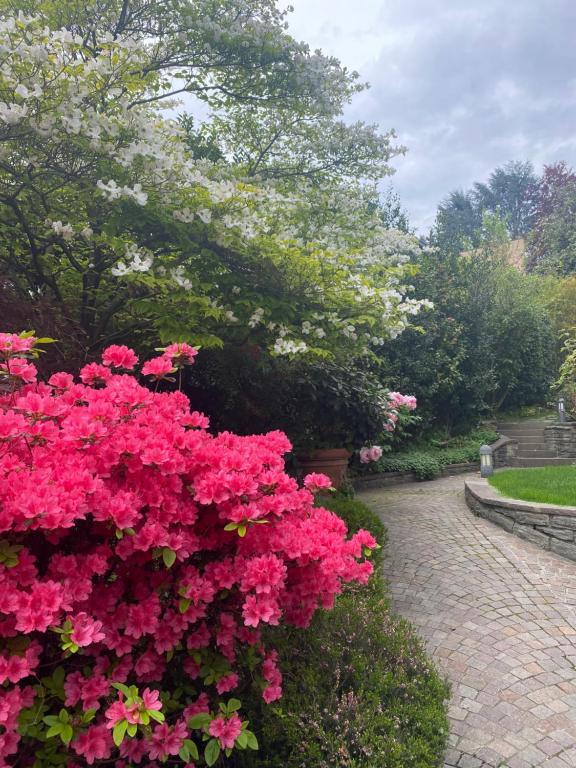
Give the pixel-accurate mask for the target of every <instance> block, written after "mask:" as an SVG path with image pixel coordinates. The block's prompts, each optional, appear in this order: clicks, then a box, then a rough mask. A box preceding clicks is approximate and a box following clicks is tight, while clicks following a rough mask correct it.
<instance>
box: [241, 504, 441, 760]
mask: <svg viewBox="0 0 576 768" xmlns="http://www.w3.org/2000/svg"><path fill="white" fill-rule="evenodd" d="M322 503H323V504H325V505H327V506H330V507H331V508H332V509H333V510H334V511H336V512H337V513H338V514H339V515H341V516H342V517H343V518H344V519H345V520H346V521H347V522H348V524H349V527H350V530H351V531H354V530H356V529H357V528H360V527H364V528H367V529H368V530H370V531H371V533H372V534H373V535H374V536H375V537H376V538H377V539H379V540H380V541H381V542H384V541H385V529H384V526H383V525H382V522H381V521H380V520H379V518H378V517H377V516H376V515H375V514H374V513H373V512H371V510H369V509H368V508H367V507H366V506H365V505H364V504H362V503H360V502H358V501H355V500H350V499H346V498H343V497H341V496H337V497H334V498H333V499H331V500H329V501H327V500H326V499H322ZM380 552H381V550H380ZM271 634H272V635H273V638H272V637H271V638H270V642H274V644H275V647H277V648H278V650H279V652H280V660H281V665H282V669H283V673H284V696H283V698H282V700H281V701H280V702H279V703H278V706H272V707H263V706H262V705H261V702H260V701H259V700H256V699H254V700H253V701H252V702H251V703H250V704H249V705H248V715H249V717H250V719H251V720H252V719H254V720H255V721H258V722H260V724H261V728H260V731H259V733H260V734H261V736H260V751H259V752H258V754H256V753H253V754H248V753H238V755H237V757H238V759H239V760H238V762H237V763H236V764H237V765H238V766H243V767H245V768H277V767H278V766H282V767H283V768H436V767H437V766H439V765H441V764H442V756H443V753H444V750H445V746H446V739H447V735H448V721H447V716H446V705H445V702H446V700H447V698H448V695H449V689H448V686H447V684H446V683H445V682H444V681H443V680H442V679H441V677H440V676H439V674H438V672H437V671H436V670H435V668H434V666H433V665H432V663H431V661H430V660H429V659H428V657H427V656H426V653H425V651H424V649H423V646H422V643H421V641H420V640H419V639H418V638H417V637H416V635H415V633H414V630H413V629H412V627H411V626H410V624H408V622H406V621H404V620H403V619H401V618H398V617H397V616H394V615H393V613H392V612H391V610H390V603H389V598H388V595H387V590H386V586H385V582H384V580H383V578H382V577H381V575H375V576H373V577H372V580H371V584H370V586H369V587H368V588H366V587H364V588H362V589H357V588H355V587H354V588H347V589H346V592H345V593H344V594H343V595H342V596H341V597H340V598H339V599H338V600H337V603H336V607H335V608H334V610H332V611H330V612H322V613H319V614H318V615H317V616H316V617H315V619H314V620H313V622H312V624H311V626H310V627H309V628H308V629H307V630H304V631H303V632H302V631H300V632H294V631H292V630H285V629H281V630H279V631H278V630H276V631H273V632H272V633H271ZM250 707H253V709H252V712H250Z"/></svg>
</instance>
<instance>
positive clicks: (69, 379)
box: [48, 373, 74, 390]
mask: <svg viewBox="0 0 576 768" xmlns="http://www.w3.org/2000/svg"><path fill="white" fill-rule="evenodd" d="M48 384H50V385H51V386H53V387H55V388H56V389H61V390H65V389H70V387H71V386H72V385H73V384H74V377H73V376H72V374H71V373H55V374H53V375H52V376H50V378H49V379H48Z"/></svg>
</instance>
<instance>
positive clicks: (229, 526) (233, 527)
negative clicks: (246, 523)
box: [224, 523, 238, 531]
mask: <svg viewBox="0 0 576 768" xmlns="http://www.w3.org/2000/svg"><path fill="white" fill-rule="evenodd" d="M236 528H238V523H228V524H227V525H225V526H224V530H225V531H235V530H236Z"/></svg>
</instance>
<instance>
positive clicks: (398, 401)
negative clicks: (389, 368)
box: [388, 392, 417, 411]
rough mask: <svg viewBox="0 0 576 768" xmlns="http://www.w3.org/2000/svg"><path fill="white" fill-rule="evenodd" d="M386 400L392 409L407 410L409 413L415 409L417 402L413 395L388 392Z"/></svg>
mask: <svg viewBox="0 0 576 768" xmlns="http://www.w3.org/2000/svg"><path fill="white" fill-rule="evenodd" d="M388 399H389V401H390V405H391V406H392V408H400V407H403V408H408V410H409V411H413V410H414V409H415V408H416V405H417V402H416V398H415V397H414V395H402V394H400V392H389V393H388Z"/></svg>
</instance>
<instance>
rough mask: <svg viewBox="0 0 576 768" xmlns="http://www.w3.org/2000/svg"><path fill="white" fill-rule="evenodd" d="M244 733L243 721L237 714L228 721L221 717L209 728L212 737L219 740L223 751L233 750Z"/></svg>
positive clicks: (213, 721) (215, 719)
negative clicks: (242, 732)
mask: <svg viewBox="0 0 576 768" xmlns="http://www.w3.org/2000/svg"><path fill="white" fill-rule="evenodd" d="M241 731H242V721H241V720H240V718H239V717H238V715H237V714H236V713H234V714H233V715H232V717H230V718H229V719H228V720H226V719H225V718H224V717H222V716H221V715H219V716H218V717H216V718H214V720H212V722H211V723H210V725H209V726H208V732H209V733H210V736H214V738H216V739H218V741H219V742H220V746H221V747H222V749H232V747H233V746H234V743H235V741H236V739H237V738H238V736H239V735H240V733H241Z"/></svg>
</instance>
